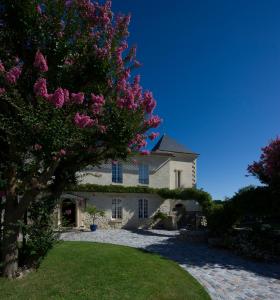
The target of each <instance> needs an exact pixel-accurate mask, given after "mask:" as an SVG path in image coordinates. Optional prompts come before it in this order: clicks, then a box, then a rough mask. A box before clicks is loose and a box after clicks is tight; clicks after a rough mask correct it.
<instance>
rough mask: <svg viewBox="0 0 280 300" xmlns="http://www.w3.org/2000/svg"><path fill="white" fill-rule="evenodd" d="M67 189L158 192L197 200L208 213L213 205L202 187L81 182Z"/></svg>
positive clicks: (174, 197) (167, 197)
mask: <svg viewBox="0 0 280 300" xmlns="http://www.w3.org/2000/svg"><path fill="white" fill-rule="evenodd" d="M67 191H75V192H96V193H98V192H99V193H147V194H157V195H159V196H160V197H161V198H163V199H181V200H196V201H197V202H198V203H199V204H200V205H201V207H202V209H203V212H205V213H208V212H209V210H210V208H211V206H212V203H213V202H212V197H211V195H210V194H209V193H207V192H205V191H203V190H202V189H196V188H186V189H175V190H170V189H167V188H164V189H155V188H150V187H145V186H131V187H130V186H129V187H126V186H122V185H96V184H79V185H71V186H68V188H67Z"/></svg>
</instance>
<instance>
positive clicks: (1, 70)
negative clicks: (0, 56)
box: [0, 62, 5, 73]
mask: <svg viewBox="0 0 280 300" xmlns="http://www.w3.org/2000/svg"><path fill="white" fill-rule="evenodd" d="M3 72H5V67H4V65H3V63H2V62H0V73H3Z"/></svg>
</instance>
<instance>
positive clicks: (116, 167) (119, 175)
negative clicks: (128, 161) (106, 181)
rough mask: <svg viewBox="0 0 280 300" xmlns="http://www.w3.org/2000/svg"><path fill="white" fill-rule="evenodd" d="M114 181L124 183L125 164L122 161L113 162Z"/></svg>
mask: <svg viewBox="0 0 280 300" xmlns="http://www.w3.org/2000/svg"><path fill="white" fill-rule="evenodd" d="M112 182H114V183H123V165H122V163H120V162H115V163H112Z"/></svg>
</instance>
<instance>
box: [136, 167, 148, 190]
mask: <svg viewBox="0 0 280 300" xmlns="http://www.w3.org/2000/svg"><path fill="white" fill-rule="evenodd" d="M138 175H139V183H140V184H147V185H148V184H149V181H150V180H149V165H148V164H143V163H142V164H140V165H139V169H138Z"/></svg>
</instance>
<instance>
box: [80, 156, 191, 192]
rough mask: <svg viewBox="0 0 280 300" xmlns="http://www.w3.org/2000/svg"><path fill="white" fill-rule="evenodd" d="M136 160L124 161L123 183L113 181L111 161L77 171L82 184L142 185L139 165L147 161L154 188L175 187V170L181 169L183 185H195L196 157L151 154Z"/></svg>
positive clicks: (150, 180)
mask: <svg viewBox="0 0 280 300" xmlns="http://www.w3.org/2000/svg"><path fill="white" fill-rule="evenodd" d="M135 160H136V162H135V161H132V160H131V161H129V162H124V163H123V183H113V182H112V166H111V163H108V164H103V165H102V166H101V168H97V167H94V168H89V170H88V171H83V172H79V173H77V175H78V176H79V177H80V183H81V184H86V183H90V184H98V185H110V184H113V185H114V184H117V185H124V186H141V185H142V184H140V183H139V175H138V165H139V164H140V163H146V164H148V165H149V170H150V176H149V185H148V186H150V187H153V188H170V189H174V188H175V172H174V171H175V170H181V171H182V173H181V176H182V177H181V185H182V187H184V188H188V187H192V186H194V184H195V182H196V173H195V167H194V166H195V165H194V158H193V157H190V156H188V155H183V154H180V155H176V156H173V157H172V156H170V155H166V156H163V155H150V156H145V157H139V156H138V157H135Z"/></svg>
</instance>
